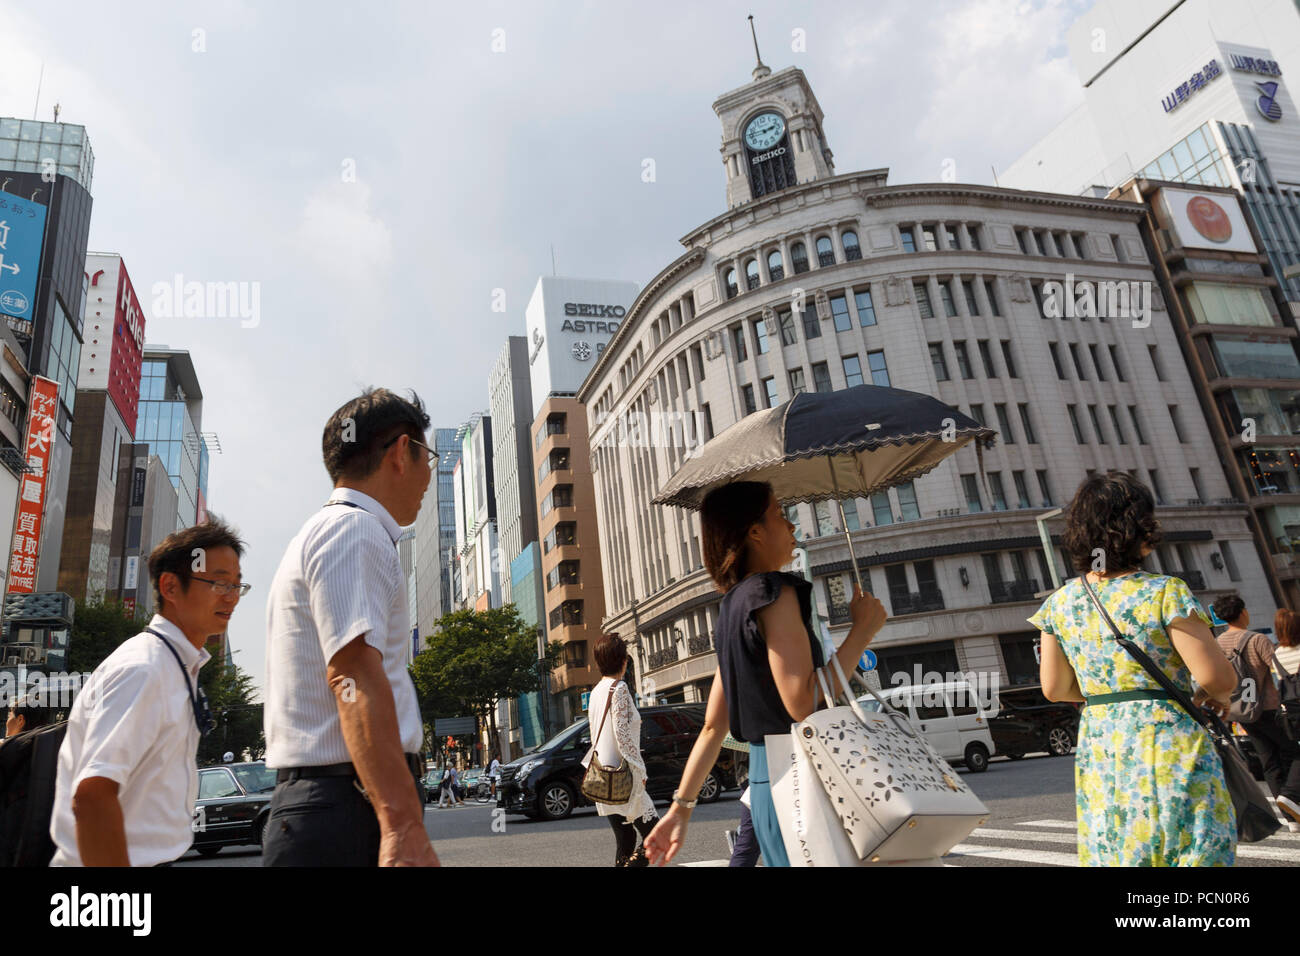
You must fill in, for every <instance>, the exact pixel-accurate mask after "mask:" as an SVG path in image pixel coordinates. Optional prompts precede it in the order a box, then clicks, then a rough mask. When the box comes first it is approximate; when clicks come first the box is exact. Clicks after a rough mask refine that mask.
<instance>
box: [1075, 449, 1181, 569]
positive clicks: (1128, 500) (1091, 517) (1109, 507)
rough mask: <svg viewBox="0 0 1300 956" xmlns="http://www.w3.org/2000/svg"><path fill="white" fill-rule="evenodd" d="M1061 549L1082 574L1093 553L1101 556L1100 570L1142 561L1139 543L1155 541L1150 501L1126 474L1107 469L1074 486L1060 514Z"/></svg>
mask: <svg viewBox="0 0 1300 956" xmlns="http://www.w3.org/2000/svg"><path fill="white" fill-rule="evenodd" d="M1063 539H1064V541H1063V543H1064V545H1065V551H1066V553H1067V554H1068V555H1069V556H1070V560H1071V561H1072V562H1073V563H1074V569H1075V570H1076V571H1078V572H1080V573H1087V571H1088V570H1089V569H1090V568H1091V566H1092V562H1093V551H1095V550H1100V551H1102V552H1103V553H1104V554H1105V561H1106V564H1105V569H1106V571H1107V572H1108V573H1109V572H1113V571H1123V570H1126V569H1128V568H1135V567H1137V566H1138V565H1140V564H1141V563H1142V546H1143V545H1147V544H1149V545H1151V547H1153V548H1154V547H1155V546H1156V545H1157V544H1159V543H1160V540H1161V534H1160V522H1158V521H1157V520H1156V505H1155V499H1154V498H1152V497H1151V491H1150V489H1148V488H1147V486H1146V485H1144V484H1142V482H1140V481H1138V480H1137V479H1136V478H1134V477H1133V476H1132V475H1129V474H1127V473H1125V472H1122V471H1115V470H1113V469H1112V470H1110V471H1107V472H1106V474H1104V475H1094V476H1093V477H1091V478H1089V479H1087V480H1086V481H1084V483H1083V484H1081V485H1080V486H1079V490H1078V491H1076V492H1075V493H1074V500H1073V501H1071V502H1070V507H1069V509H1068V510H1067V511H1066V513H1065V534H1064V536H1063Z"/></svg>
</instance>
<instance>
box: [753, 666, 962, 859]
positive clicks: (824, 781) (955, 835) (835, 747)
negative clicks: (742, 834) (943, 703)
mask: <svg viewBox="0 0 1300 956" xmlns="http://www.w3.org/2000/svg"><path fill="white" fill-rule="evenodd" d="M831 663H832V667H833V668H834V673H832V671H831V668H830V667H828V668H823V669H821V670H819V671H818V672H817V680H818V682H819V684H820V685H821V688H822V693H823V695H824V697H825V699H826V701H827V703H828V704H830V705H831V706H828V707H826V708H824V709H822V710H818V711H814V712H813V713H812V714H810V715H809V716H808V718H807V719H806V720H803V721H800V722H798V723H796V724H794V725H792V727H791V733H790V734H788V735H786V734H782V735H774V736H770V737H768V738H766V748H767V758H768V774H769V778H770V780H771V787H772V800H773V803H774V804H775V806H776V809H777V813H778V819H779V820H780V822H781V835H782V838H783V840H784V842H785V845H786V854H787V856H789V858H790V863H791V865H792V866H862V865H868V864H892V863H902V862H907V861H935V860H936V859H937V858H938V857H941V856H943V855H944V854H945V853H947V852H948V851H949V850H951V849H952V848H953V847H954V846H956V845H957V844H958V843H960V842H961V841H962V840H964V839H965V838H966V837H968V836H969V835H970V833H971V831H972V830H974V829H975V827H977V826H979V825H980V824H982V823H984V822H986V821H987V819H988V808H987V807H985V806H984V804H983V803H982V802H981V801H980V799H979V798H978V797H977V796H975V794H974V793H973V792H972V791H971V789H970V788H969V787H968V786H967V785H966V784H965V782H964V781H962V780H961V778H960V777H958V775H957V773H956V771H954V770H953V769H952V767H951V766H949V764H948V763H947V762H946V761H945V760H944V759H943V758H942V757H940V756H939V755H938V754H937V753H936V752H935V751H934V749H933V748H932V747H930V745H929V744H928V743H927V742H926V741H925V739H924V738H923V737H921V736H920V735H919V734H917V733H916V731H915V730H914V729H913V727H912V725H911V723H910V722H909V721H908V720H907V718H906V717H904V716H903V715H902V714H900V713H898V712H897V711H895V710H894V709H893V708H891V707H890V706H889V705H888V704H886V703H885V702H884V701H883V700H882V699H881V698H880V696H879V695H878V694H876V692H875V691H874V690H873V689H872V688H870V687H867V688H866V689H867V691H868V693H870V694H871V695H872V696H873V697H875V698H876V700H877V701H879V702H880V706H881V708H882V711H881V712H880V713H871V714H868V713H866V712H864V711H863V709H862V708H861V706H859V705H858V702H857V701H856V700H855V699H854V698H853V694H852V691H851V689H850V688H849V684H848V680H847V678H845V676H844V671H843V669H842V668H841V667H840V663H839V659H838V658H837V657H836V656H835V655H831ZM837 678H838V682H839V685H840V686H841V687H843V688H844V689H845V692H846V698H847V703H846V704H838V703H836V697H835V695H834V694H832V693H831V691H830V687H829V686H828V681H829V682H830V684H832V685H833V684H834V683H835V682H836V679H837Z"/></svg>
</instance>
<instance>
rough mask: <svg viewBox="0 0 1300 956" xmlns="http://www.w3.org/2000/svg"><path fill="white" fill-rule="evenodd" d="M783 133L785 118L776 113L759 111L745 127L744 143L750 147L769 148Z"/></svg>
mask: <svg viewBox="0 0 1300 956" xmlns="http://www.w3.org/2000/svg"><path fill="white" fill-rule="evenodd" d="M784 133H785V120H783V119H781V117H780V115H779V114H777V113H759V114H758V115H757V116H755V117H754V118H753V119H752V120H750V121H749V125H748V126H746V127H745V143H746V144H747V145H748V146H749V148H750V149H752V150H755V151H762V150H765V149H771V148H772V147H773V146H775V145H776V144H777V143H778V142H780V140H781V136H782V135H783V134H784Z"/></svg>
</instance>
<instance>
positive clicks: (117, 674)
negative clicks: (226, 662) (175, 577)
mask: <svg viewBox="0 0 1300 956" xmlns="http://www.w3.org/2000/svg"><path fill="white" fill-rule="evenodd" d="M149 627H151V628H152V629H153V630H155V631H157V632H158V633H159V634H162V635H164V636H163V637H161V638H160V637H158V636H156V635H154V634H150V633H148V632H147V631H146V632H143V633H140V634H137V635H136V636H135V637H132V638H130V639H128V640H126V641H124V642H122V644H121V645H120V646H119V647H118V648H117V650H115V651H113V653H112V654H110V655H108V657H107V658H106V659H105V660H104V662H103V663H102V664H100V665H99V666H98V667H97V668H95V672H94V673H93V674H91V676H90V679H89V680H88V681H86V683H85V685H84V686H83V687H82V688H81V691H80V692H79V693H78V694H77V699H76V700H75V701H74V702H73V704H72V711H71V713H70V714H69V717H68V731H67V736H66V737H64V738H63V746H62V747H60V748H59V773H58V778H57V782H56V783H55V787H54V812H53V815H52V817H51V819H50V837H51V838H52V839H53V840H54V845H55V847H56V851H55V854H54V859H53V860H52V861H51V863H50V865H51V866H80V865H81V854H80V853H79V852H78V849H77V822H76V819H75V818H74V817H73V815H72V796H73V794H74V793H75V792H76V790H77V787H78V785H80V783H81V781H83V780H86V779H88V778H90V777H107V778H108V779H109V780H112V781H113V782H115V783H116V784H117V785H118V792H117V799H118V802H119V803H120V804H121V805H122V822H123V825H124V827H125V830H126V852H127V856H128V857H129V858H130V860H131V865H132V866H155V865H156V864H158V863H166V862H168V861H169V860H175V859H176V858H177V857H179V856H180V855H181V854H182V853H184V852H185V851H186V850H188V849H189V848H190V844H191V843H192V842H193V841H194V831H193V827H192V821H193V817H194V801H195V799H196V798H197V797H198V789H199V782H198V767H197V766H196V754H197V752H198V748H199V729H198V725H197V724H196V723H195V720H194V708H193V706H192V704H191V697H190V694H191V691H192V690H194V689H195V688H196V687H197V685H198V675H199V668H200V667H202V666H203V665H204V664H205V663H207V661H208V658H209V656H210V655H209V654H208V652H207V651H206V650H203V649H201V648H197V647H195V646H194V645H193V644H191V643H190V642H189V640H188V639H187V638H186V637H185V635H184V634H182V633H181V630H180V628H178V627H177V626H176V625H175V624H173V623H172V622H171V621H169V620H167V619H166V618H165V617H162V616H161V615H158V614H155V615H154V617H153V620H151V621H150V622H149ZM164 640H166V641H167V643H169V644H170V645H171V646H172V647H173V648H174V649H175V650H176V653H177V655H179V657H180V659H181V663H182V664H184V666H185V670H186V672H187V674H188V683H187V675H186V674H182V673H181V668H180V667H178V666H177V665H176V659H175V658H174V657H172V655H171V653H170V652H169V651H168V650H167V648H166V647H164V646H163V641H164Z"/></svg>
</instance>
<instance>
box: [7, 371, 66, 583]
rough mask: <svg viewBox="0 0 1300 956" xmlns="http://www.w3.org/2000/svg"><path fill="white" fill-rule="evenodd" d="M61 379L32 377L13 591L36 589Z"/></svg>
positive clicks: (11, 577) (11, 560) (13, 558)
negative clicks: (25, 467)
mask: <svg viewBox="0 0 1300 956" xmlns="http://www.w3.org/2000/svg"><path fill="white" fill-rule="evenodd" d="M58 397H59V383H58V382H52V381H50V380H49V379H48V378H41V377H40V376H39V375H38V376H36V377H35V378H33V379H32V390H31V407H30V409H29V410H28V413H27V451H26V457H27V468H28V472H27V473H26V474H24V475H19V477H18V509H17V510H18V514H17V517H16V518H15V520H14V542H13V548H12V550H11V551H10V553H9V587H8V591H9V593H10V594H31V593H32V592H33V591H35V590H36V559H37V556H38V553H39V551H40V547H41V516H42V515H43V514H44V512H45V478H46V471H47V469H48V467H49V463H50V452H51V450H52V448H53V445H54V419H55V416H56V415H57V414H58Z"/></svg>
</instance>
